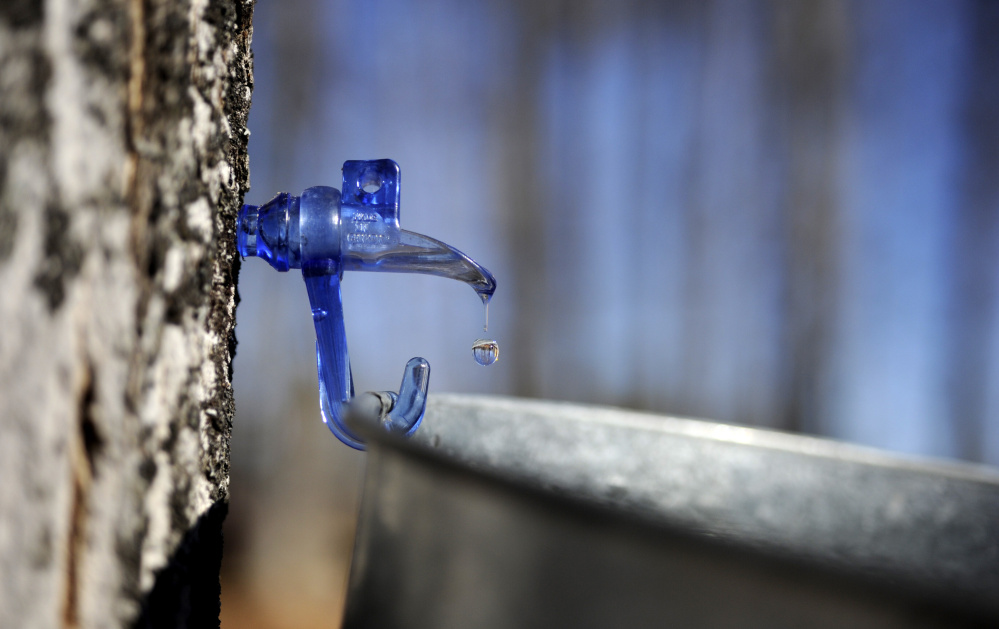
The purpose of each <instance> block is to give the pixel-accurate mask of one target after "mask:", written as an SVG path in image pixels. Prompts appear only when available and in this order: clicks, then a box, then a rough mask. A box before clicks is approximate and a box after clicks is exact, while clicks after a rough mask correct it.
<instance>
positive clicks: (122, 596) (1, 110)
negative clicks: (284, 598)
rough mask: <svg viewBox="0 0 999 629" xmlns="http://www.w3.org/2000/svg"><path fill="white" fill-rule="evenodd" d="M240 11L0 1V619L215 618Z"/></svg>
mask: <svg viewBox="0 0 999 629" xmlns="http://www.w3.org/2000/svg"><path fill="white" fill-rule="evenodd" d="M251 9H252V3H251V2H249V1H247V2H243V1H242V0H215V1H213V2H210V3H209V2H201V1H198V0H192V1H189V2H178V1H176V0H148V1H144V2H126V1H119V0H110V1H101V0H79V1H74V0H53V1H50V2H40V1H32V0H10V1H5V2H3V3H0V627H5V628H6V627H11V628H14V627H39V628H42V627H125V626H135V627H205V626H212V625H217V623H218V613H219V580H218V573H219V566H220V562H221V551H222V548H221V527H222V519H223V518H224V516H225V512H226V504H227V501H228V485H229V435H230V429H231V426H232V413H233V399H232V388H231V384H230V376H231V358H232V354H233V350H234V347H235V338H234V336H233V324H234V313H235V305H236V292H235V291H236V284H235V277H236V275H235V274H236V271H237V269H238V258H237V257H236V256H235V243H234V240H233V234H234V227H235V216H236V211H237V209H238V207H239V205H240V203H241V201H242V195H243V193H244V192H245V190H246V185H247V159H246V115H247V112H248V109H249V96H250V87H251V75H250V57H249V52H250V51H249V45H250V13H251Z"/></svg>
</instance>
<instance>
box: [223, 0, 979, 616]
mask: <svg viewBox="0 0 999 629" xmlns="http://www.w3.org/2000/svg"><path fill="white" fill-rule="evenodd" d="M253 48H254V51H255V90H254V94H253V106H252V109H251V114H250V122H249V127H250V129H251V132H252V136H251V139H250V164H251V185H252V189H251V191H250V193H249V194H248V195H247V197H246V201H247V202H249V203H262V202H264V201H266V200H268V199H269V198H270V197H271V196H273V194H274V193H276V192H278V191H289V192H292V193H294V194H299V193H300V192H301V191H302V190H303V189H304V188H306V187H308V186H313V185H332V186H335V187H340V165H341V164H342V162H343V161H344V160H347V159H373V158H382V157H390V158H392V159H395V160H396V161H398V162H399V164H400V165H401V167H402V172H403V188H402V190H403V192H402V225H403V227H404V228H406V229H410V230H413V231H417V232H420V233H424V234H427V235H430V236H433V237H435V238H438V239H440V240H443V241H445V242H447V243H449V244H451V245H454V246H456V247H458V248H459V249H461V250H463V251H465V252H466V253H468V254H469V255H471V256H472V257H473V258H474V259H476V260H477V261H479V262H481V263H482V264H483V265H485V266H486V267H487V268H489V269H490V270H491V271H492V272H493V273H494V274H495V275H496V277H497V278H498V281H499V290H498V291H497V293H496V297H495V299H494V300H493V305H492V307H491V312H490V333H491V334H492V335H493V336H495V338H497V339H498V341H499V343H500V347H501V358H500V361H499V362H498V363H497V364H496V365H494V366H492V367H489V368H482V367H479V366H478V365H475V364H474V362H473V360H472V357H471V349H470V348H471V343H472V341H473V340H474V339H475V338H477V337H479V336H481V325H482V309H481V306H480V304H479V301H478V299H477V298H476V297H475V295H474V293H473V292H472V291H471V290H470V289H469V288H468V287H466V286H464V285H461V284H458V283H457V282H448V281H445V280H441V279H439V278H431V277H422V276H412V275H409V276H403V275H399V276H391V275H387V274H348V275H347V276H346V277H345V281H344V302H345V308H346V317H347V331H348V339H349V342H350V345H351V358H352V363H353V368H354V379H355V384H356V386H357V388H358V390H372V389H374V390H381V389H395V388H397V387H398V381H399V379H400V377H401V373H402V366H403V365H404V364H405V362H406V360H407V359H409V358H410V357H412V356H417V355H419V356H424V357H426V358H427V359H428V360H429V361H430V363H431V365H432V367H433V373H432V377H431V391H437V392H440V391H459V392H470V393H491V394H509V395H517V396H528V397H542V398H551V399H561V400H572V401H578V402H588V403H600V404H612V405H621V406H627V407H632V408H639V409H648V410H653V411H660V412H665V413H671V414H680V415H688V416H696V417H704V418H709V419H715V420H720V421H724V422H734V423H741V424H750V425H757V426H765V427H770V428H777V429H784V430H793V431H802V432H805V433H810V434H817V435H825V436H829V437H833V438H837V439H844V440H849V441H854V442H858V443H863V444H869V445H872V446H877V447H881V448H889V449H892V450H897V451H901V452H907V453H915V454H923V455H932V456H942V457H953V458H962V459H967V460H971V461H979V462H986V463H990V464H993V465H995V464H999V263H997V262H999V255H997V254H999V3H996V2H990V1H987V0H979V1H951V0H938V1H919V2H910V1H903V0H890V1H889V0H876V1H853V2H848V1H842V2H837V1H809V2H796V1H791V0H788V1H783V2H778V1H773V2H764V1H752V2H749V1H737V0H732V1H721V0H714V1H694V0H691V1H683V2H653V1H645V0H627V1H616V2H586V1H578V2H570V1H563V2H558V1H542V0H519V1H509V0H507V1H500V0H487V1H477V2H469V1H467V0H434V1H424V2H402V1H397V0H332V1H327V0H285V1H283V2H268V1H265V0H261V1H260V2H258V4H257V6H256V9H255V20H254V41H253ZM239 288H240V293H241V295H242V298H243V301H242V304H241V305H240V308H239V312H238V328H237V334H238V337H239V342H240V345H239V348H238V353H237V357H236V363H235V390H236V402H237V417H236V423H235V427H234V432H233V441H232V485H231V488H232V503H231V510H230V516H229V520H228V522H227V525H226V526H227V530H226V551H225V559H224V566H223V569H224V581H223V605H222V609H223V625H224V626H230V627H235V626H239V627H309V626H317V627H318V626H322V627H329V626H336V624H337V622H338V619H339V614H340V605H341V604H342V599H343V588H344V584H345V578H346V566H347V562H348V561H349V554H350V548H351V542H352V534H353V528H352V527H353V519H354V510H355V509H356V506H357V499H358V496H357V489H358V483H359V480H360V475H361V469H362V468H361V466H362V461H363V455H360V454H357V453H354V452H352V451H349V450H348V449H347V448H345V447H342V446H341V445H340V444H339V443H338V442H337V441H336V440H335V439H334V438H333V437H332V436H331V435H329V434H328V432H327V431H326V429H325V428H324V427H323V426H322V424H321V423H320V419H319V411H318V400H317V396H318V393H317V387H316V382H315V379H316V376H315V359H314V354H313V352H314V349H313V343H314V336H313V329H312V322H311V317H310V311H309V307H308V300H307V297H306V292H305V286H304V284H303V282H302V280H301V276H300V275H299V274H297V273H289V274H278V273H276V272H274V271H273V270H272V269H271V268H270V267H268V266H267V265H266V264H264V263H263V262H261V261H259V260H249V261H247V262H246V263H245V264H244V265H243V267H242V271H241V277H240V286H239Z"/></svg>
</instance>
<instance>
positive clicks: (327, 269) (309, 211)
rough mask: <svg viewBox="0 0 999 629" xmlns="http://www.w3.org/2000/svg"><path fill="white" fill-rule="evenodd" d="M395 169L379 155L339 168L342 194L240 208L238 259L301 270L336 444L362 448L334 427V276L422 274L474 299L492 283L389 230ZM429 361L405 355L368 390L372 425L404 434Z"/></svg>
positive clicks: (342, 351) (395, 212) (394, 214)
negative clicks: (386, 381)
mask: <svg viewBox="0 0 999 629" xmlns="http://www.w3.org/2000/svg"><path fill="white" fill-rule="evenodd" d="M399 184H400V172H399V165H398V164H396V163H395V162H394V161H392V160H389V159H380V160H371V161H349V162H346V163H344V165H343V187H342V192H341V191H340V190H337V189H336V188H330V187H326V186H317V187H314V188H309V189H307V190H306V191H305V192H303V193H302V195H301V196H299V197H296V196H292V195H290V194H287V193H281V194H278V195H277V196H276V197H274V198H273V199H271V200H270V201H268V202H267V203H265V204H264V205H261V206H256V205H244V206H243V209H242V210H241V211H240V213H239V217H238V219H237V227H236V234H237V236H236V238H237V248H238V250H239V253H240V255H242V256H244V257H260V258H263V259H264V260H266V261H267V262H268V263H269V264H270V265H271V266H272V267H274V268H275V269H277V270H278V271H287V270H289V269H301V270H302V275H303V277H304V278H305V285H306V288H307V289H308V291H309V302H310V304H311V306H312V319H313V321H314V322H315V326H316V358H317V366H318V372H319V402H320V409H321V412H322V417H323V422H324V423H325V424H326V425H327V426H328V427H329V429H330V430H331V431H332V432H333V434H334V435H336V436H337V438H338V439H340V441H342V442H344V443H346V444H347V445H349V446H351V447H354V448H358V449H363V444H364V442H363V440H362V439H361V438H360V437H359V436H358V435H357V434H355V433H354V432H353V431H351V430H350V428H349V427H348V426H347V425H346V423H345V422H344V415H345V410H346V405H347V404H349V403H350V401H351V400H352V399H353V397H354V384H353V379H352V377H351V372H350V357H349V355H348V353H347V335H346V330H345V329H344V323H343V301H342V297H341V294H340V280H341V278H342V277H343V272H344V271H386V272H394V273H424V274H429V275H437V276H440V277H446V278H450V279H454V280H459V281H462V282H465V283H466V284H468V285H469V286H471V287H472V288H473V289H474V290H475V292H476V293H477V294H478V295H479V297H480V298H481V299H482V301H483V302H485V303H488V302H489V299H490V298H491V297H492V295H493V293H494V292H495V290H496V280H495V279H494V278H493V276H492V275H491V274H490V273H489V271H487V270H486V269H484V268H483V267H482V266H480V265H479V264H478V263H476V262H475V261H474V260H472V259H471V258H469V257H468V256H466V255H465V254H464V253H462V252H460V251H458V250H457V249H455V248H454V247H451V246H450V245H447V244H445V243H443V242H440V241H439V240H434V239H433V238H429V237H427V236H423V235H421V234H415V233H413V232H408V231H406V230H404V229H401V228H400V227H399ZM429 381H430V364H429V363H428V362H427V361H426V360H424V359H423V358H413V359H411V360H410V361H409V363H408V364H407V365H406V368H405V370H404V371H403V377H402V385H401V386H400V387H399V392H398V393H393V392H381V393H372V394H371V395H373V396H375V398H377V403H378V404H379V405H380V408H381V421H382V424H383V425H384V426H385V427H386V428H387V429H388V430H391V431H393V432H397V433H400V434H403V435H407V436H408V435H411V434H412V433H413V432H414V431H415V430H416V428H417V427H418V426H419V424H420V421H421V420H422V419H423V414H424V411H425V410H426V405H427V388H428V385H429Z"/></svg>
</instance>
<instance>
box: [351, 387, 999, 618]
mask: <svg viewBox="0 0 999 629" xmlns="http://www.w3.org/2000/svg"><path fill="white" fill-rule="evenodd" d="M354 421H355V425H356V426H357V427H358V430H360V431H362V432H363V433H364V434H365V435H366V436H367V438H368V439H369V440H370V441H369V444H370V445H369V452H370V454H369V459H368V467H367V472H366V478H365V485H364V496H363V502H362V509H361V515H360V522H359V529H358V536H357V541H356V547H355V552H354V560H353V565H352V568H351V577H350V585H349V592H348V600H347V611H346V616H345V620H344V626H345V627H347V628H348V629H356V628H361V627H378V628H380V629H391V628H393V627H409V628H418V627H428V628H429V627H433V628H435V629H444V628H449V627H462V628H467V627H476V628H490V627H683V628H685V629H689V628H697V627H761V628H763V627H765V628H767V629H773V628H775V627H795V628H798V627H810V628H816V627H836V628H842V627H851V628H859V627H907V628H909V627H966V626H967V627H977V626H988V627H996V626H999V473H997V471H996V470H994V469H992V468H986V467H980V466H972V465H964V464H958V463H949V462H941V461H928V460H915V459H911V458H903V457H900V456H896V455H891V454H887V453H884V452H880V451H877V450H872V449H868V448H862V447H857V446H853V445H847V444H842V443H837V442H832V441H828V440H823V439H816V438H809V437H801V436H795V435H788V434H782V433H776V432H770V431H763V430H756V429H750V428H743V427H737V426H729V425H722V424H716V423H710V422H702V421H694V420H685V419H677V418H671V417H662V416H656V415H649V414H643V413H636V412H628V411H622V410H616V409H606V408H597V407H585V406H578V405H570V404H559V403H549V402H536V401H527V400H515V399H505V398H485V397H459V396H442V395H437V396H434V397H433V398H432V401H431V403H430V405H429V406H428V409H427V415H426V419H425V420H424V424H423V426H422V427H421V428H420V430H419V431H418V432H417V435H416V436H415V437H414V438H413V439H412V440H409V441H402V440H398V439H395V438H393V437H392V436H391V435H389V434H387V433H385V432H383V431H381V430H379V429H378V427H377V425H376V422H375V421H374V420H373V418H363V417H361V418H354Z"/></svg>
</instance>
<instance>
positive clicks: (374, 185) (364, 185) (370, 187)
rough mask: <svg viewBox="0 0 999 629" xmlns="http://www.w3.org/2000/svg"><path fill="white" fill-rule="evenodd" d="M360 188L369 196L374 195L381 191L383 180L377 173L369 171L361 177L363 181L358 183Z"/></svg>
mask: <svg viewBox="0 0 999 629" xmlns="http://www.w3.org/2000/svg"><path fill="white" fill-rule="evenodd" d="M358 187H360V188H361V190H363V191H364V192H366V193H368V194H374V193H376V192H378V191H379V190H381V188H382V178H381V176H380V175H379V174H378V173H377V172H375V171H373V170H369V171H367V172H366V173H364V174H363V175H361V181H359V182H358Z"/></svg>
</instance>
